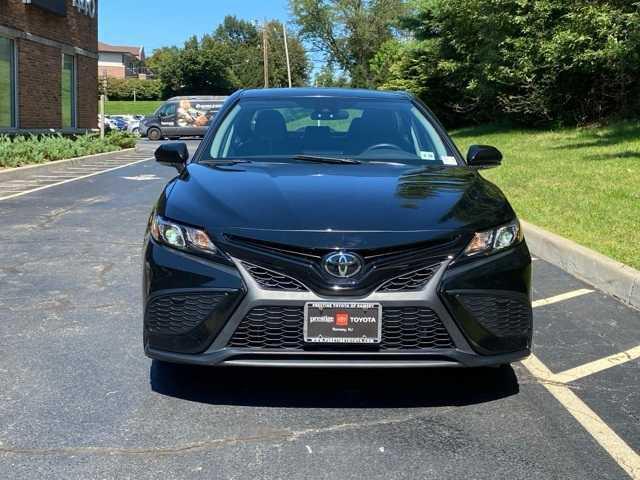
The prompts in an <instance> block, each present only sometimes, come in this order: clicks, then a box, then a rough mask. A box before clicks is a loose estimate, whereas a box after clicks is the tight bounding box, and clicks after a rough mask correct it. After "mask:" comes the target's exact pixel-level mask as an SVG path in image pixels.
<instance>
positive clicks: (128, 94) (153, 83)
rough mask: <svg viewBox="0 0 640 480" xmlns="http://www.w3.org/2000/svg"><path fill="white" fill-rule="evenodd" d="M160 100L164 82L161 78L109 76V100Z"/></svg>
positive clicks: (107, 92)
mask: <svg viewBox="0 0 640 480" xmlns="http://www.w3.org/2000/svg"><path fill="white" fill-rule="evenodd" d="M134 92H135V97H136V100H160V99H162V82H161V81H160V80H141V79H139V78H127V79H122V78H108V79H107V89H106V92H105V93H106V95H107V98H108V99H109V100H133V94H134Z"/></svg>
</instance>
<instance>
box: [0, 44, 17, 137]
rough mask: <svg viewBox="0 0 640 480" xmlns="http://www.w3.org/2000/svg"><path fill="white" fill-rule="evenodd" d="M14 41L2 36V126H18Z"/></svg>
mask: <svg viewBox="0 0 640 480" xmlns="http://www.w3.org/2000/svg"><path fill="white" fill-rule="evenodd" d="M14 48H15V47H14V42H13V40H10V39H8V38H4V37H0V128H8V127H9V128H10V127H15V126H16V102H15V100H16V85H15V54H14Z"/></svg>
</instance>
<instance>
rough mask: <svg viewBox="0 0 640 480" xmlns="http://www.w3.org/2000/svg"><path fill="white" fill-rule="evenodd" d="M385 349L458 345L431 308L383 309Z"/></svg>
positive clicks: (383, 343) (382, 346) (452, 346)
mask: <svg viewBox="0 0 640 480" xmlns="http://www.w3.org/2000/svg"><path fill="white" fill-rule="evenodd" d="M381 348H382V349H384V350H413V349H421V348H454V344H453V340H451V337H450V336H449V332H447V329H446V328H445V327H444V325H443V324H442V321H441V320H440V318H439V317H438V315H437V314H436V312H434V311H433V310H431V309H430V308H424V307H402V308H383V310H382V345H381Z"/></svg>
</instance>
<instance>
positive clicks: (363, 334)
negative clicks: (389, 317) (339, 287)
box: [303, 302, 382, 345]
mask: <svg viewBox="0 0 640 480" xmlns="http://www.w3.org/2000/svg"><path fill="white" fill-rule="evenodd" d="M339 314H341V315H339ZM344 314H346V316H347V318H346V323H345V316H344ZM354 314H355V315H354ZM371 319H374V320H375V321H371ZM313 320H315V321H313ZM303 322H304V323H303V334H304V342H305V343H307V344H338V345H345V344H346V345H349V344H354V345H379V344H380V343H381V342H382V305H381V304H380V303H375V302H307V303H305V305H304V320H303Z"/></svg>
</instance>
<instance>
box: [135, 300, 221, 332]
mask: <svg viewBox="0 0 640 480" xmlns="http://www.w3.org/2000/svg"><path fill="white" fill-rule="evenodd" d="M226 295H227V294H225V293H215V292H213V293H181V294H169V295H162V296H159V297H156V298H153V299H152V300H150V301H149V304H148V305H147V311H146V315H145V326H146V328H147V330H148V331H149V333H155V334H161V335H180V334H182V333H186V332H188V331H190V330H192V329H193V328H195V327H196V326H198V325H200V324H201V323H202V322H204V321H205V320H206V319H207V318H208V317H209V315H210V314H211V312H213V311H214V310H215V309H216V308H217V307H218V306H219V305H220V302H222V301H223V300H224V299H225V298H226Z"/></svg>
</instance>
